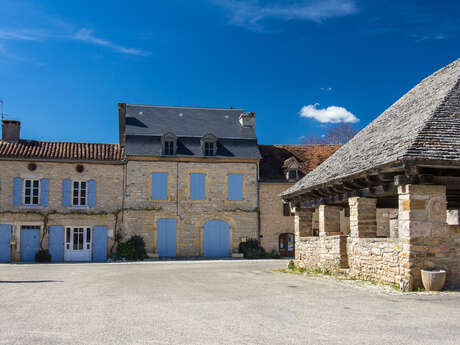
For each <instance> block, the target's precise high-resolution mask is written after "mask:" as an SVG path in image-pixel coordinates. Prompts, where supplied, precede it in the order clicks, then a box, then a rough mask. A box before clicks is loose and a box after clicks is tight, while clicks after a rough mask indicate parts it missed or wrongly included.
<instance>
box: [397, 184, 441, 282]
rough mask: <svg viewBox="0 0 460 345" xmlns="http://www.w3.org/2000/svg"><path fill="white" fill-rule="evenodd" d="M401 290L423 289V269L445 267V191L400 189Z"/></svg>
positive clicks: (425, 187)
mask: <svg viewBox="0 0 460 345" xmlns="http://www.w3.org/2000/svg"><path fill="white" fill-rule="evenodd" d="M398 195H399V213H398V231H399V240H400V247H401V251H400V255H399V261H400V271H401V282H400V287H401V290H404V291H409V290H413V289H416V288H418V287H422V282H421V275H420V269H431V268H434V267H437V266H438V265H442V264H443V260H444V258H446V257H447V256H448V254H449V253H448V252H449V246H448V243H449V231H448V226H447V222H446V217H447V211H446V187H445V186H433V185H404V186H399V187H398ZM444 251H445V252H444Z"/></svg>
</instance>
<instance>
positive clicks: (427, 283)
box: [420, 269, 446, 291]
mask: <svg viewBox="0 0 460 345" xmlns="http://www.w3.org/2000/svg"><path fill="white" fill-rule="evenodd" d="M420 271H421V273H422V283H423V286H424V287H425V290H426V291H439V290H441V289H442V287H443V286H444V283H445V282H446V271H445V270H442V269H433V270H420Z"/></svg>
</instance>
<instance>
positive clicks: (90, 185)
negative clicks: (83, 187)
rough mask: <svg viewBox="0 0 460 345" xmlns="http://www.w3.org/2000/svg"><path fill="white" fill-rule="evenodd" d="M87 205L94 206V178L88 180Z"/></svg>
mask: <svg viewBox="0 0 460 345" xmlns="http://www.w3.org/2000/svg"><path fill="white" fill-rule="evenodd" d="M88 206H89V207H94V206H96V180H89V181H88Z"/></svg>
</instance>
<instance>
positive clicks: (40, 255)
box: [35, 249, 51, 262]
mask: <svg viewBox="0 0 460 345" xmlns="http://www.w3.org/2000/svg"><path fill="white" fill-rule="evenodd" d="M35 262H51V254H50V253H49V251H48V250H45V249H40V250H39V251H38V252H37V253H36V254H35Z"/></svg>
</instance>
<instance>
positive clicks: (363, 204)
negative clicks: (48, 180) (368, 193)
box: [348, 197, 377, 237]
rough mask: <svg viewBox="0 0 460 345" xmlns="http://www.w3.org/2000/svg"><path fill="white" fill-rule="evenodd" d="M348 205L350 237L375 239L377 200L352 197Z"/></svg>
mask: <svg viewBox="0 0 460 345" xmlns="http://www.w3.org/2000/svg"><path fill="white" fill-rule="evenodd" d="M348 204H349V205H350V235H351V236H352V237H377V199H371V198H361V197H352V198H349V199H348Z"/></svg>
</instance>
